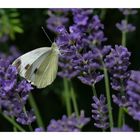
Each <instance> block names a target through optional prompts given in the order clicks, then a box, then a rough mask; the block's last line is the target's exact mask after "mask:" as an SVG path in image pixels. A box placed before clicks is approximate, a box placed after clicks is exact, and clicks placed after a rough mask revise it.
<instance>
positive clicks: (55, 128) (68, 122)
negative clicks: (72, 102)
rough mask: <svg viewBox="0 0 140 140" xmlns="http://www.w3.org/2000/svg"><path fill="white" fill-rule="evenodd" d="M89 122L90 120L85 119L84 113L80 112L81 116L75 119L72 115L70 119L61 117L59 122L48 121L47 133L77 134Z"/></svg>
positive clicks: (64, 116)
mask: <svg viewBox="0 0 140 140" xmlns="http://www.w3.org/2000/svg"><path fill="white" fill-rule="evenodd" d="M89 121H90V118H86V117H85V115H84V111H81V115H80V116H79V117H78V118H77V117H76V114H75V113H73V114H72V115H71V116H70V117H67V116H66V115H63V116H62V119H61V120H57V121H56V120H54V119H52V120H51V121H50V124H49V125H48V127H47V131H49V132H79V131H81V129H82V127H83V126H84V125H86V124H87V123H88V122H89Z"/></svg>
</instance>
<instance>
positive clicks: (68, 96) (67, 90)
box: [63, 78, 71, 116]
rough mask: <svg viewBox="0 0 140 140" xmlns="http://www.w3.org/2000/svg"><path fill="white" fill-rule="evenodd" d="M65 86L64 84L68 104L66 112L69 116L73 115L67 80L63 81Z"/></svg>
mask: <svg viewBox="0 0 140 140" xmlns="http://www.w3.org/2000/svg"><path fill="white" fill-rule="evenodd" d="M63 84H64V94H65V102H66V111H67V115H68V116H70V115H71V103H70V101H71V98H70V94H69V88H68V80H67V79H66V78H64V79H63Z"/></svg>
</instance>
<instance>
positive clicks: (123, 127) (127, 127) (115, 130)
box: [111, 125, 133, 132]
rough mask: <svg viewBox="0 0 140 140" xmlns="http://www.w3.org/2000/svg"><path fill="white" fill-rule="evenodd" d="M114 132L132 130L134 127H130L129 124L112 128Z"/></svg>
mask: <svg viewBox="0 0 140 140" xmlns="http://www.w3.org/2000/svg"><path fill="white" fill-rule="evenodd" d="M111 131H112V132H132V131H133V129H132V128H130V127H129V126H128V125H123V126H122V128H112V129H111Z"/></svg>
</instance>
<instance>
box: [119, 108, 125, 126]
mask: <svg viewBox="0 0 140 140" xmlns="http://www.w3.org/2000/svg"><path fill="white" fill-rule="evenodd" d="M123 118H124V111H123V108H120V109H119V115H118V128H120V127H121V126H122V124H123V120H124V119H123Z"/></svg>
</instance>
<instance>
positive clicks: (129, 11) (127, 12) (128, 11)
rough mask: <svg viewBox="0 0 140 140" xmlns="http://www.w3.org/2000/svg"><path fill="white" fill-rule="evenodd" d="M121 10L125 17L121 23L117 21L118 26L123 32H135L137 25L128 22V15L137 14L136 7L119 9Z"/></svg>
mask: <svg viewBox="0 0 140 140" xmlns="http://www.w3.org/2000/svg"><path fill="white" fill-rule="evenodd" d="M119 10H120V12H122V14H123V15H124V16H125V19H122V20H121V22H120V23H116V27H117V28H118V29H119V30H120V31H121V32H125V33H127V32H133V31H135V29H136V27H135V26H134V25H132V24H131V23H128V16H129V15H135V14H137V10H134V9H119Z"/></svg>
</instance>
